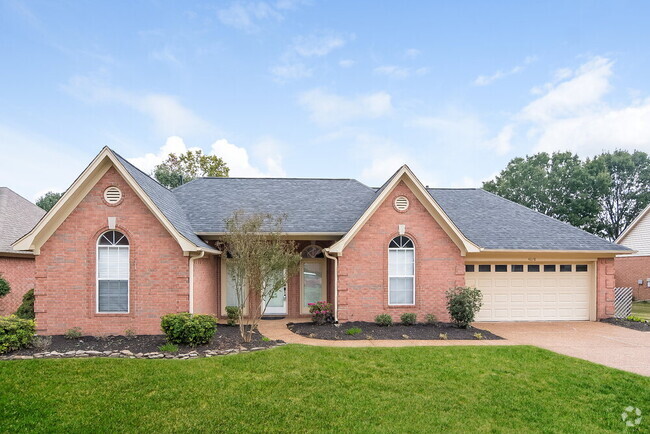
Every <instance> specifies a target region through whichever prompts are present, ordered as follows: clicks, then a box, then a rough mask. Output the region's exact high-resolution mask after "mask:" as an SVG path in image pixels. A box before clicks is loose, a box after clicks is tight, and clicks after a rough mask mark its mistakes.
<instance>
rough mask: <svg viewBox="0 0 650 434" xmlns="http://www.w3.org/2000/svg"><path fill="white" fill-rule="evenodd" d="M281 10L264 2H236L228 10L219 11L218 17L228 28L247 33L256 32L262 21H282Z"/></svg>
mask: <svg viewBox="0 0 650 434" xmlns="http://www.w3.org/2000/svg"><path fill="white" fill-rule="evenodd" d="M279 9H281V8H276V7H275V6H274V5H271V4H270V3H267V2H263V1H251V2H245V1H236V2H234V3H232V4H231V5H230V6H229V7H227V8H223V9H219V10H218V11H217V17H218V18H219V21H221V22H222V23H223V24H225V25H226V26H230V27H234V28H235V29H238V30H243V31H245V32H256V31H258V30H259V22H261V21H265V20H275V21H281V20H282V19H283V16H282V13H281V12H280V11H279ZM284 9H286V8H284Z"/></svg>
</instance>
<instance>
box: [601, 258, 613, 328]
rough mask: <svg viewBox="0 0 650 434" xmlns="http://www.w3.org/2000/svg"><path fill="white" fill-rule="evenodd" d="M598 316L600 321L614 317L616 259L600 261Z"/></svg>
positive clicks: (602, 259)
mask: <svg viewBox="0 0 650 434" xmlns="http://www.w3.org/2000/svg"><path fill="white" fill-rule="evenodd" d="M597 273H598V277H597V285H598V286H597V289H596V293H597V298H596V314H597V316H598V319H603V318H609V317H610V316H612V315H614V286H615V285H614V258H601V259H598V272H597Z"/></svg>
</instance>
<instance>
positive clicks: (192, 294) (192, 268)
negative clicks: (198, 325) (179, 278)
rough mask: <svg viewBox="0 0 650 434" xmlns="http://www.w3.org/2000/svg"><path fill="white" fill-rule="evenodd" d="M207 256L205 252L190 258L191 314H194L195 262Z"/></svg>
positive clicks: (202, 251)
mask: <svg viewBox="0 0 650 434" xmlns="http://www.w3.org/2000/svg"><path fill="white" fill-rule="evenodd" d="M204 256H205V250H201V254H200V255H196V256H190V308H189V311H190V313H192V314H193V313H194V261H195V260H197V259H201V258H202V257H204Z"/></svg>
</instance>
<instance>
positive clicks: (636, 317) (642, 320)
mask: <svg viewBox="0 0 650 434" xmlns="http://www.w3.org/2000/svg"><path fill="white" fill-rule="evenodd" d="M625 319H626V320H628V321H633V322H648V321H646V320H645V319H643V318H641V317H640V316H635V315H629V316H627V317H626V318H625Z"/></svg>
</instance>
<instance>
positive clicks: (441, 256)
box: [14, 148, 630, 334]
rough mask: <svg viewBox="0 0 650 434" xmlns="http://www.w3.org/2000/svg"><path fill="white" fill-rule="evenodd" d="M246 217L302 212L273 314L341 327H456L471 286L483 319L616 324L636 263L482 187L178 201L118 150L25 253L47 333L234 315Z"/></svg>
mask: <svg viewBox="0 0 650 434" xmlns="http://www.w3.org/2000/svg"><path fill="white" fill-rule="evenodd" d="M239 209H242V210H244V211H247V212H266V213H272V214H274V215H279V214H286V215H287V220H286V222H285V225H284V228H283V229H284V231H285V234H286V237H287V238H289V239H293V240H295V241H296V242H297V244H298V250H299V251H300V252H301V254H302V257H303V260H302V263H301V267H300V273H299V274H298V275H297V276H294V277H293V278H292V279H290V281H289V282H288V285H287V288H285V289H284V290H283V291H280V293H279V294H278V295H277V296H276V297H275V299H274V300H271V301H270V303H269V307H268V309H267V311H266V312H265V314H266V315H281V316H289V317H296V316H305V317H307V316H308V306H307V304H308V303H310V302H314V301H319V300H327V301H329V302H331V303H333V305H334V306H335V312H336V317H337V318H338V320H340V321H351V320H365V321H372V320H373V319H374V317H375V316H376V315H377V314H379V313H389V314H390V315H392V316H393V317H394V318H395V319H397V318H398V317H399V315H401V314H402V313H404V312H413V313H416V314H417V315H418V317H419V318H420V319H422V320H423V319H424V317H425V315H426V314H427V313H433V314H435V315H436V316H437V317H438V318H439V319H441V320H448V314H447V312H446V308H445V291H446V290H447V289H448V288H450V287H453V286H456V285H469V286H475V287H478V288H479V289H481V290H482V291H483V293H484V306H483V308H482V309H481V311H480V313H479V316H478V319H479V320H482V321H538V320H553V321H555V320H592V321H593V320H597V319H600V318H604V317H607V316H609V315H611V314H612V313H613V300H614V294H613V288H614V257H615V256H616V255H617V254H620V253H625V252H628V251H630V250H629V249H628V248H626V247H624V246H620V245H616V244H613V243H610V242H608V241H605V240H603V239H600V238H598V237H595V236H593V235H590V234H588V233H586V232H583V231H581V230H579V229H576V228H574V227H572V226H570V225H567V224H565V223H561V222H559V221H557V220H554V219H552V218H549V217H547V216H544V215H542V214H539V213H537V212H534V211H531V210H530V209H528V208H525V207H523V206H520V205H517V204H515V203H513V202H510V201H508V200H505V199H502V198H500V197H498V196H495V195H493V194H490V193H488V192H485V191H483V190H481V189H438V188H435V189H429V188H426V187H425V186H424V185H422V183H421V182H420V181H419V180H418V179H417V178H416V176H415V175H414V174H413V173H412V172H411V170H410V169H409V168H408V167H407V166H403V167H401V168H400V169H399V170H398V171H397V172H396V173H395V174H394V175H393V176H392V177H390V179H388V180H387V181H386V183H385V184H384V185H383V186H382V187H381V188H371V187H368V186H366V185H364V184H362V183H360V182H358V181H355V180H352V179H291V178H283V179H265V178H257V179H245V178H200V179H197V180H194V181H192V182H190V183H187V184H185V185H183V186H181V187H178V188H176V189H174V190H172V191H170V190H168V189H166V188H165V187H163V186H161V185H160V184H158V183H157V182H156V181H154V180H153V179H152V178H150V177H149V176H147V175H146V174H145V173H143V172H141V171H140V170H138V169H137V168H136V167H134V166H133V165H131V164H130V163H129V162H128V161H126V160H125V159H124V158H122V157H120V156H119V155H118V154H116V153H114V152H113V151H112V150H111V149H109V148H104V149H103V150H102V151H101V152H100V153H99V155H97V157H96V158H95V159H94V160H93V161H92V163H91V164H90V165H89V166H88V167H87V168H86V170H85V171H84V172H83V173H82V174H81V175H80V176H79V178H77V180H76V181H75V182H74V183H73V184H72V186H71V187H70V188H69V189H68V190H67V191H66V193H65V195H64V196H63V197H62V199H61V200H60V201H59V202H58V203H57V204H56V206H55V207H54V208H53V209H52V210H51V211H50V212H49V213H48V214H47V215H46V216H45V217H44V218H43V219H42V220H41V221H40V222H39V223H38V225H37V226H36V227H35V228H34V229H33V230H32V231H30V232H29V233H27V234H26V235H25V236H23V237H22V238H21V239H20V240H18V241H17V242H16V243H15V244H14V248H15V249H18V250H28V251H31V252H33V254H34V255H35V257H36V260H35V276H36V284H35V288H36V292H35V294H36V304H35V309H36V321H37V328H38V331H39V333H42V334H61V333H64V332H65V331H66V330H68V329H70V328H72V327H81V328H82V330H83V332H84V333H89V334H102V333H114V334H120V333H124V331H125V330H127V329H132V330H134V331H135V332H136V333H138V334H158V333H160V317H161V316H162V315H164V314H166V313H170V312H184V311H189V312H194V313H204V314H213V315H219V316H223V315H224V314H225V307H226V306H228V305H231V304H234V303H233V301H232V300H233V296H234V294H233V293H232V291H231V289H232V288H231V287H230V285H229V279H228V277H227V276H228V273H227V269H228V259H227V256H226V255H225V254H222V252H221V251H219V250H218V249H217V248H216V247H215V242H217V241H219V240H220V238H221V237H222V236H223V234H224V230H225V228H224V220H225V219H226V218H228V217H230V216H231V215H232V213H233V212H234V211H236V210H239ZM250 308H257V309H259V307H258V306H255V307H251V306H249V309H250Z"/></svg>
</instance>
